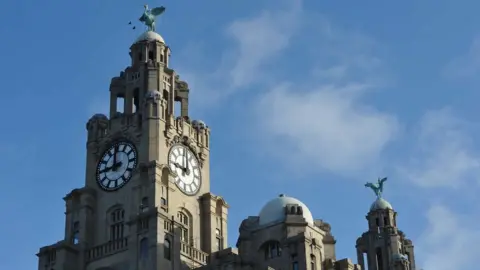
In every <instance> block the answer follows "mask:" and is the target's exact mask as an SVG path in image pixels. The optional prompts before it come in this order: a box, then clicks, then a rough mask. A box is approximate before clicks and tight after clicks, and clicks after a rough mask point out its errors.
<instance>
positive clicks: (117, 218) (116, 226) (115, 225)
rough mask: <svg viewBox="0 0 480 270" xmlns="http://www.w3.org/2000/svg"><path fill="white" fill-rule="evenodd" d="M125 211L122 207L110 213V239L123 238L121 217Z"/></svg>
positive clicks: (122, 217)
mask: <svg viewBox="0 0 480 270" xmlns="http://www.w3.org/2000/svg"><path fill="white" fill-rule="evenodd" d="M124 217H125V211H124V210H123V209H116V210H114V211H113V212H112V213H111V214H110V241H114V240H118V239H121V238H123V229H124V225H123V219H124Z"/></svg>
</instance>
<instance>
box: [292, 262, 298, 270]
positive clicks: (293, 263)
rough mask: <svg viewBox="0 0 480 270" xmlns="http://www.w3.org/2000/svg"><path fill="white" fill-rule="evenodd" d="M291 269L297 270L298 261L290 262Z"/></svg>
mask: <svg viewBox="0 0 480 270" xmlns="http://www.w3.org/2000/svg"><path fill="white" fill-rule="evenodd" d="M292 270H298V262H297V261H295V262H292Z"/></svg>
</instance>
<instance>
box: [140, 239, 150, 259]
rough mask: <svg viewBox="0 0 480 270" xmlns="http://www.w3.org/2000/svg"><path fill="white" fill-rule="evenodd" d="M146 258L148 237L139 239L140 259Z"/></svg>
mask: <svg viewBox="0 0 480 270" xmlns="http://www.w3.org/2000/svg"><path fill="white" fill-rule="evenodd" d="M146 258H148V238H143V239H142V240H140V259H141V260H143V259H146Z"/></svg>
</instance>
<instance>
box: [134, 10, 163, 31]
mask: <svg viewBox="0 0 480 270" xmlns="http://www.w3.org/2000/svg"><path fill="white" fill-rule="evenodd" d="M143 7H144V8H145V11H144V12H143V14H142V17H140V19H139V20H140V21H141V22H142V23H143V24H145V25H146V26H147V30H148V31H155V21H156V18H157V17H158V16H160V15H161V14H162V13H163V12H165V7H163V6H161V7H155V8H152V9H148V5H147V4H145V5H144V6H143Z"/></svg>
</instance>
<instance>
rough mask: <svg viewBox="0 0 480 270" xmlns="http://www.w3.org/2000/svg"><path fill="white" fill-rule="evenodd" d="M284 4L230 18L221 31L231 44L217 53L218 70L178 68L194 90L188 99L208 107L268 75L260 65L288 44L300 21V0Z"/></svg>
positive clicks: (276, 54) (264, 63)
mask: <svg viewBox="0 0 480 270" xmlns="http://www.w3.org/2000/svg"><path fill="white" fill-rule="evenodd" d="M285 3H286V5H287V6H286V8H284V9H277V10H268V11H263V12H260V13H259V14H257V15H256V16H254V17H250V18H246V19H239V20H235V21H233V22H232V23H231V24H230V25H229V26H228V27H227V28H226V29H225V30H226V31H225V34H226V36H227V37H228V38H229V39H230V41H231V42H233V44H234V46H233V47H231V48H228V49H226V50H223V51H222V52H221V54H222V60H221V62H220V63H219V65H218V69H216V70H213V71H204V72H199V70H189V68H188V67H184V68H180V69H179V70H180V72H181V74H182V78H184V79H186V80H187V81H188V82H189V85H190V86H191V88H192V89H195V91H192V95H193V96H194V97H192V99H193V98H195V101H196V102H200V103H201V104H202V105H203V106H207V107H210V106H211V105H212V104H215V103H216V102H217V101H219V100H220V99H224V98H227V97H229V96H230V95H232V94H234V93H235V92H237V91H239V90H241V89H244V88H246V87H248V86H250V85H252V84H254V83H256V82H258V81H260V80H262V78H263V77H264V76H266V75H268V73H267V72H266V71H265V70H264V69H262V67H263V66H264V65H266V64H268V63H269V62H270V61H271V60H272V59H275V57H276V56H278V55H279V54H280V53H281V52H282V51H283V50H285V49H286V48H287V47H288V46H289V45H290V40H291V38H292V36H293V35H294V33H295V30H296V29H297V27H298V26H299V24H300V22H301V20H300V19H301V17H300V16H301V14H302V6H301V4H302V1H300V0H295V1H285ZM277 4H278V3H277Z"/></svg>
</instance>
